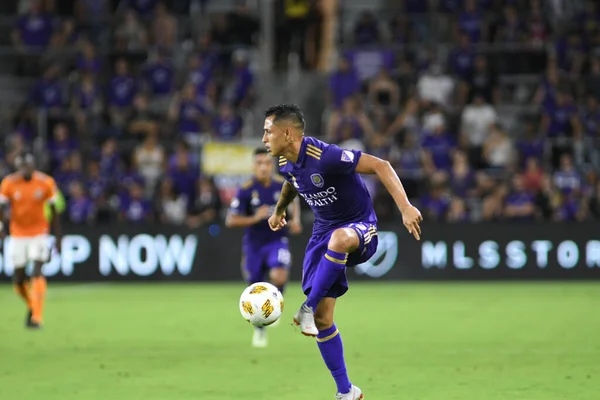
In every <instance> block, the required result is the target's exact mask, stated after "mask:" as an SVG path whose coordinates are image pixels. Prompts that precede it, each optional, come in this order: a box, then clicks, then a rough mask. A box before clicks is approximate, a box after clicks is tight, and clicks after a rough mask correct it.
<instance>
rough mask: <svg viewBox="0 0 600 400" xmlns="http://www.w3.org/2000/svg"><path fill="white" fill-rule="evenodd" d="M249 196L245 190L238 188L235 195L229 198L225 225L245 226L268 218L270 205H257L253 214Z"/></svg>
mask: <svg viewBox="0 0 600 400" xmlns="http://www.w3.org/2000/svg"><path fill="white" fill-rule="evenodd" d="M249 205H250V196H249V192H248V191H247V190H243V189H240V190H238V192H237V194H236V196H235V197H234V198H233V199H232V200H231V205H230V206H229V211H228V212H227V217H226V218H225V226H227V227H228V228H246V227H248V226H252V225H255V224H257V223H259V222H261V221H264V220H265V219H267V218H269V215H270V210H269V209H270V207H269V206H267V205H264V206H261V207H259V208H258V209H257V210H256V212H255V213H254V215H249V214H250V212H249V210H250V207H249Z"/></svg>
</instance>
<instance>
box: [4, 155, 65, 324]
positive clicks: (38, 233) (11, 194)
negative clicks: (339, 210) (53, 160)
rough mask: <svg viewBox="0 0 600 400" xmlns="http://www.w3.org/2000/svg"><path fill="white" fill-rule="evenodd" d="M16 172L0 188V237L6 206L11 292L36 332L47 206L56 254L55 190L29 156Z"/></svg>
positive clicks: (43, 284) (47, 252)
mask: <svg viewBox="0 0 600 400" xmlns="http://www.w3.org/2000/svg"><path fill="white" fill-rule="evenodd" d="M15 167H16V168H17V172H15V173H12V174H10V175H8V176H6V177H5V178H4V179H3V180H2V183H1V184H0V218H1V220H2V224H1V227H0V228H1V229H0V231H1V234H2V236H5V235H6V232H5V231H4V227H5V226H6V224H5V218H6V209H5V208H6V206H7V205H8V206H10V226H9V233H10V241H9V242H8V248H7V249H6V251H7V252H8V255H9V257H10V258H11V260H12V262H13V266H14V274H13V283H14V286H15V291H16V292H17V293H18V294H19V295H20V296H21V297H22V298H23V299H24V300H25V302H26V304H27V307H28V315H27V321H26V326H27V327H28V328H33V329H36V328H40V327H41V324H42V313H43V309H44V299H45V296H46V278H44V276H43V275H42V265H44V263H46V262H47V261H49V260H50V245H49V242H48V234H49V233H50V229H49V228H50V226H49V225H50V224H49V222H48V220H47V219H46V217H45V215H44V206H45V204H46V203H48V204H49V205H50V209H51V213H52V221H53V225H54V230H55V232H54V234H55V236H56V249H57V250H58V251H60V237H61V236H60V222H59V219H58V215H57V212H56V208H55V206H54V202H55V200H56V196H57V193H58V189H57V187H56V183H55V182H54V179H52V177H50V176H48V175H46V174H44V173H42V172H39V171H36V169H35V159H34V157H33V155H32V154H30V153H24V154H21V155H19V156H17V158H16V159H15ZM29 261H33V263H34V264H33V274H32V276H31V285H30V286H28V280H27V276H26V274H25V267H26V266H27V263H28V262H29Z"/></svg>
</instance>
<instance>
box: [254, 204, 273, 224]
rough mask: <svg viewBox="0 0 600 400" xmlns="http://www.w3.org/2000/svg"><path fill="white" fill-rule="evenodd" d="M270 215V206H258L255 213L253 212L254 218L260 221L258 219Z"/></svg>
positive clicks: (263, 218)
mask: <svg viewBox="0 0 600 400" xmlns="http://www.w3.org/2000/svg"><path fill="white" fill-rule="evenodd" d="M270 215H271V207H269V206H260V207H258V209H257V210H256V213H254V218H256V220H257V221H259V222H260V221H264V220H265V219H267V218H269V216H270Z"/></svg>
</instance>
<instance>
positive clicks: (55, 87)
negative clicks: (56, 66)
mask: <svg viewBox="0 0 600 400" xmlns="http://www.w3.org/2000/svg"><path fill="white" fill-rule="evenodd" d="M30 99H31V101H32V102H33V103H35V104H36V105H38V106H40V107H42V108H53V107H62V105H63V104H64V102H63V87H62V84H61V83H60V81H58V80H46V79H43V80H41V81H39V82H38V83H37V84H36V85H35V86H34V87H33V90H32V91H31V94H30Z"/></svg>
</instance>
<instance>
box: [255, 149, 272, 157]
mask: <svg viewBox="0 0 600 400" xmlns="http://www.w3.org/2000/svg"><path fill="white" fill-rule="evenodd" d="M253 154H254V157H256V156H259V155H261V154H269V152H268V151H267V149H266V148H264V147H257V148H256V149H254V152H253Z"/></svg>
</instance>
